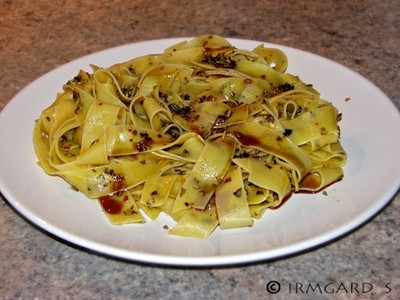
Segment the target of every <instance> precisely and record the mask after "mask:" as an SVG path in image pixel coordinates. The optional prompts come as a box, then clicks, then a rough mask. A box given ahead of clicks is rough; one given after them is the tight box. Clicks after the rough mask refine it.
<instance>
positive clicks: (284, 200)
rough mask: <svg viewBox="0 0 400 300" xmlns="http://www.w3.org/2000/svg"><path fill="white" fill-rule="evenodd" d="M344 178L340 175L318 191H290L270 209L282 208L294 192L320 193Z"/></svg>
mask: <svg viewBox="0 0 400 300" xmlns="http://www.w3.org/2000/svg"><path fill="white" fill-rule="evenodd" d="M342 179H343V176H342V177H340V178H339V179H337V180H335V181H333V182H331V183H330V184H328V185H326V186H323V187H321V188H320V189H319V190H317V191H309V190H299V191H297V192H295V191H294V190H291V191H290V193H289V194H287V195H286V196H285V198H283V199H282V202H281V203H279V205H278V206H274V207H271V208H270V209H279V208H281V207H282V206H283V205H284V204H285V203H286V202H287V201H288V200H289V199H290V198H291V197H292V196H293V194H318V193H320V192H322V191H323V190H325V189H326V188H328V187H330V186H331V185H333V184H335V183H337V182H339V181H341V180H342Z"/></svg>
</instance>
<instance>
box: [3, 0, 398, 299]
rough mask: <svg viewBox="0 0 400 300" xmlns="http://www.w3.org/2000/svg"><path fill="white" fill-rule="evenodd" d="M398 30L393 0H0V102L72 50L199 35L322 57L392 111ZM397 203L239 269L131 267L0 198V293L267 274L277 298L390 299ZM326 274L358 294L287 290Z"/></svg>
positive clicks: (132, 290) (241, 293) (201, 290)
mask: <svg viewBox="0 0 400 300" xmlns="http://www.w3.org/2000/svg"><path fill="white" fill-rule="evenodd" d="M399 28H400V10H399V8H398V1H396V0H381V1H379V2H377V1H371V0H367V1H290V2H289V1H252V0H250V1H228V0H223V1H208V0H202V1H197V0H194V1H161V0H152V1H145V0H140V1H109V0H108V1H104V0H98V1H78V0H77V1H74V0H65V1H49V0H43V1H22V0H2V1H1V2H0V65H1V82H0V109H2V108H3V107H4V106H5V105H6V104H7V103H8V102H9V101H10V100H11V99H12V97H13V96H14V95H15V94H16V93H17V92H18V91H19V90H20V89H22V88H23V87H24V86H26V85H27V84H29V83H30V82H31V81H33V80H34V79H36V78H37V77H39V76H41V75H43V74H45V73H46V72H48V71H50V70H52V69H53V68H55V67H57V66H60V65H62V64H64V63H66V62H69V61H71V60H72V59H75V58H78V57H80V56H83V55H86V54H89V53H93V52H96V51H99V50H102V49H106V48H110V47H113V46H117V45H121V44H127V43H132V42H137V41H143V40H150V39H157V38H166V37H181V36H196V35H200V34H203V33H214V34H219V35H222V36H225V37H235V38H246V39H254V40H263V41H268V42H272V43H277V44H283V45H286V46H290V47H295V48H299V49H304V50H306V51H310V52H313V53H316V54H319V55H322V56H325V57H328V58H330V59H332V60H335V61H337V62H339V63H341V64H343V65H345V66H347V67H350V68H351V69H353V70H355V71H357V72H359V73H360V74H362V75H363V76H365V77H366V78H368V79H369V80H371V81H372V82H374V83H375V84H376V85H377V86H378V87H379V88H380V89H382V90H383V91H384V92H385V93H386V94H387V95H388V97H389V98H390V99H392V101H393V102H394V103H395V105H396V106H397V108H400V89H399V82H400V78H399V74H400V70H399V54H400V52H399V48H400V36H399ZM3 142H4V141H3ZM0 151H1V146H0ZM399 206H400V196H399V194H397V196H396V197H395V199H394V200H393V201H392V202H391V203H390V204H389V205H388V206H387V207H386V208H385V209H384V210H383V211H382V212H381V213H380V214H379V215H377V216H376V217H375V218H373V220H371V221H370V222H368V223H367V224H365V225H364V226H362V227H361V228H359V229H357V230H355V231H353V232H352V233H350V234H348V235H346V236H344V237H342V238H340V239H338V240H336V241H335V242H332V243H329V244H327V245H323V246H320V247H317V248H316V249H311V250H309V251H307V252H305V253H301V254H297V255H294V256H291V257H286V258H282V259H279V260H276V261H270V262H260V263H256V264H252V265H246V266H232V267H223V268H203V269H190V268H169V267H157V266H148V265H141V264H136V263H132V262H125V261H120V260H115V259H112V258H108V257H104V256H101V255H98V254H94V253H91V252H88V251H86V250H83V249H80V248H78V247H75V246H73V245H70V244H68V243H65V242H63V241H60V240H58V239H56V238H54V237H52V236H49V235H47V234H46V233H44V232H42V231H41V230H39V229H37V228H35V227H34V226H32V225H31V224H30V223H28V222H27V221H26V220H24V218H22V217H21V216H20V215H19V214H18V213H16V212H15V211H14V210H13V209H12V208H11V207H10V205H9V203H8V202H7V200H6V199H5V198H4V197H3V196H2V195H1V201H0V298H1V299H16V298H21V299H63V298H66V299H102V298H104V299H107V298H113V299H228V298H230V299H265V298H268V297H270V296H272V295H271V294H269V293H268V291H267V289H266V285H267V283H268V282H270V281H271V280H276V281H278V282H280V283H281V284H282V285H283V287H284V288H282V290H281V291H280V292H279V293H278V294H276V295H274V297H273V298H276V299H278V298H285V299H289V298H288V296H289V297H290V298H296V299H311V298H319V299H325V298H326V299H328V298H330V297H335V298H342V299H348V298H359V297H360V298H364V299H365V298H371V299H377V298H386V299H399V297H400V271H399V270H400V260H399V254H400V253H399V250H400V235H399V224H400V223H399V219H400V218H399V214H400V207H399ZM330 282H333V283H334V284H335V285H336V286H338V285H339V284H340V283H341V282H346V283H347V284H349V283H351V282H353V283H356V284H358V285H359V288H358V292H359V293H358V292H357V290H353V292H351V291H348V292H345V291H344V290H343V289H342V290H339V291H338V292H337V293H336V292H335V293H334V294H329V293H326V292H325V293H322V294H321V293H318V291H317V292H313V291H311V292H310V291H309V293H304V292H305V290H304V288H303V289H301V288H300V289H295V287H296V284H303V286H304V287H305V286H306V285H307V284H308V283H311V284H314V285H315V284H317V283H319V284H321V285H323V284H325V285H326V284H328V283H330ZM368 284H372V285H373V287H374V288H373V290H371V291H368V289H369V285H368ZM363 285H365V288H366V291H368V292H366V293H364V294H362V288H361V287H362V286H363ZM289 286H290V287H291V288H292V290H289ZM297 287H300V286H299V285H297ZM388 292H389V293H388Z"/></svg>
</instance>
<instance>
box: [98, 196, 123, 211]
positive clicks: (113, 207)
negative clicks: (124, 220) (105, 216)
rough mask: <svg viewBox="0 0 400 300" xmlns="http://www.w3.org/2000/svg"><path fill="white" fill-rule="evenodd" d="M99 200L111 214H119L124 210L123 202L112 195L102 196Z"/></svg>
mask: <svg viewBox="0 0 400 300" xmlns="http://www.w3.org/2000/svg"><path fill="white" fill-rule="evenodd" d="M99 201H100V204H101V206H102V207H103V209H104V210H105V211H106V212H107V213H109V214H111V215H117V214H119V213H121V212H122V203H121V202H119V201H117V200H115V199H113V196H112V195H107V196H101V197H99Z"/></svg>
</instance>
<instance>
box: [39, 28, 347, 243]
mask: <svg viewBox="0 0 400 300" xmlns="http://www.w3.org/2000/svg"><path fill="white" fill-rule="evenodd" d="M288 64H289V62H288V58H287V56H286V54H285V53H284V52H283V51H281V50H279V49H275V48H270V47H266V46H264V45H259V46H258V47H256V48H255V49H253V50H248V49H238V48H236V47H235V46H234V45H232V44H231V43H230V42H229V41H228V40H226V39H224V38H223V37H220V36H216V35H201V36H198V37H195V38H193V39H190V40H188V41H182V42H179V43H177V44H175V45H171V46H169V47H167V48H166V49H165V50H164V51H163V52H162V53H156V54H149V55H144V56H140V57H135V58H132V59H130V60H128V61H125V62H120V63H118V64H115V65H112V66H109V67H102V66H96V65H90V67H91V72H85V71H83V70H80V71H79V72H78V74H77V75H76V76H75V77H74V78H72V79H71V80H69V81H68V82H67V83H66V84H65V85H64V86H63V87H62V89H63V90H62V91H61V92H60V93H58V94H57V95H56V99H55V101H54V103H52V104H51V105H50V106H49V107H48V108H46V109H44V110H43V111H42V113H41V115H40V116H39V118H38V120H37V121H36V124H35V128H34V131H33V144H34V149H35V152H36V155H37V157H38V160H39V162H38V165H39V166H40V167H41V168H42V169H43V170H44V171H45V172H46V173H47V174H49V175H52V176H59V177H61V178H63V179H64V180H65V181H66V182H68V183H69V184H70V185H71V186H72V187H73V188H74V189H76V190H78V191H79V192H81V193H83V194H84V195H85V196H86V197H88V198H90V199H97V201H98V203H99V205H101V207H102V209H103V211H104V213H105V215H106V216H107V218H108V220H109V222H110V223H112V224H116V225H123V224H127V223H145V222H146V221H147V220H149V219H150V220H157V219H158V218H159V217H160V215H162V214H165V215H168V216H169V217H171V218H172V220H173V221H175V222H176V225H175V226H173V227H172V228H170V229H168V233H169V234H171V235H178V236H185V237H192V238H207V237H209V236H210V235H211V234H212V232H213V231H214V230H215V229H216V228H218V227H219V228H220V229H222V230H226V229H229V228H238V227H249V226H252V225H253V223H254V220H255V219H260V218H261V217H262V216H263V215H264V213H266V211H268V209H273V208H278V207H279V206H280V205H282V203H283V202H284V200H285V199H287V198H288V197H289V196H291V195H292V194H293V193H295V192H301V191H307V192H318V191H320V190H321V189H323V188H325V187H326V186H328V185H330V184H333V183H335V182H336V181H339V180H340V179H341V178H342V177H343V167H344V166H345V164H346V160H347V156H346V152H345V150H344V149H343V147H342V145H341V143H340V128H339V126H338V122H339V121H340V119H341V114H340V113H339V112H338V110H337V108H335V107H334V106H333V105H332V103H330V102H329V101H327V100H325V99H322V98H321V95H320V93H319V92H318V91H317V90H316V89H315V88H314V87H313V86H312V85H310V84H307V83H305V82H303V81H302V80H301V79H300V78H299V77H298V76H296V75H294V74H290V73H287V72H286V70H287V67H288Z"/></svg>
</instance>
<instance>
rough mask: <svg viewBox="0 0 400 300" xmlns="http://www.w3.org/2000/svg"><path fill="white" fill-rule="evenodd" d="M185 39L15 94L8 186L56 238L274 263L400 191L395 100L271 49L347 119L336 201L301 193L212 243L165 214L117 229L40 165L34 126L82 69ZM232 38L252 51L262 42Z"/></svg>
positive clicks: (210, 259) (156, 259)
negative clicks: (183, 230) (178, 233)
mask: <svg viewBox="0 0 400 300" xmlns="http://www.w3.org/2000/svg"><path fill="white" fill-rule="evenodd" d="M181 40H182V39H164V40H156V41H149V42H142V43H136V44H130V45H125V46H121V47H117V48H112V49H109V50H105V51H102V52H98V53H95V54H91V55H88V56H85V57H83V58H80V59H78V60H75V61H72V62H70V63H68V64H66V65H64V66H61V67H59V68H57V69H55V70H53V71H51V72H49V73H48V74H46V75H44V76H42V77H41V78H39V79H37V80H36V81H34V82H33V83H31V84H30V85H28V86H27V87H26V88H25V89H23V90H22V91H21V92H20V93H19V94H17V95H16V96H15V98H14V99H13V100H12V101H11V102H10V103H9V104H8V105H7V106H6V107H5V108H4V110H3V111H2V113H1V115H0V137H1V141H2V142H1V146H0V151H1V155H0V165H1V171H0V187H1V192H2V193H3V195H4V196H5V197H6V198H7V199H8V201H9V202H10V203H11V204H12V205H13V206H14V207H15V208H16V210H17V211H19V212H20V213H21V214H22V215H24V216H25V217H26V218H27V219H29V220H30V221H31V222H33V223H34V224H36V225H38V226H39V227H41V228H43V229H44V230H46V231H48V232H50V233H52V234H53V235H55V236H57V237H60V238H62V239H64V240H66V241H69V242H71V243H73V244H76V245H79V246H82V247H84V248H87V249H91V250H94V251H97V252H99V253H102V254H106V255H110V256H114V257H119V258H124V259H128V260H133V261H140V262H146V263H156V264H167V265H185V266H189V265H191V266H213V265H227V264H236V263H248V262H255V261H260V260H268V259H272V258H277V257H281V256H284V255H288V254H293V253H296V252H299V251H303V250H306V249H309V248H311V247H315V246H317V245H321V244H322V243H325V242H327V241H330V240H332V239H334V238H337V237H339V236H341V235H343V234H345V233H347V232H349V231H350V230H352V229H354V228H356V227H357V226H359V225H360V224H363V223H365V222H366V221H367V220H369V219H370V218H371V217H372V216H374V215H375V214H376V213H377V212H378V211H379V210H380V209H381V208H382V207H384V206H385V205H386V204H387V203H388V202H389V201H390V200H391V198H392V197H393V196H394V195H395V194H396V192H397V190H398V188H399V183H400V160H399V159H397V157H398V155H399V153H400V131H399V128H400V117H399V116H400V115H399V112H398V110H397V109H396V107H395V106H394V105H393V104H392V102H391V101H390V100H389V99H388V98H387V97H386V96H385V95H384V94H383V93H382V92H381V91H380V90H379V89H378V88H377V87H376V86H374V85H373V84H372V83H370V82H369V81H367V80H366V79H365V78H363V77H361V76H360V75H358V74H357V73H355V72H353V71H351V70H349V69H347V68H345V67H343V66H341V65H339V64H337V63H335V62H332V61H330V60H328V59H325V58H322V57H320V56H316V55H314V54H310V53H307V52H304V51H300V50H296V49H292V48H288V47H283V46H278V45H271V44H270V45H271V46H276V47H279V48H280V49H282V50H283V51H285V52H286V54H287V55H288V58H289V70H288V72H290V73H293V74H297V75H299V76H300V77H301V78H302V79H303V80H304V81H305V82H306V83H312V84H314V86H315V87H316V89H318V90H319V91H320V92H321V93H322V96H323V97H324V98H325V99H329V100H330V101H332V102H333V104H334V105H335V106H336V107H338V108H339V110H340V111H341V112H342V113H343V121H342V122H341V123H340V126H341V129H342V137H341V141H342V144H343V146H344V148H345V149H346V151H347V152H348V164H347V166H346V167H345V170H344V171H345V178H344V179H343V180H342V181H341V182H339V183H337V184H334V185H332V186H331V187H329V188H328V189H327V193H328V195H323V194H315V195H314V194H308V195H294V196H293V197H292V198H291V199H290V200H289V201H288V202H287V203H286V204H285V205H284V206H283V207H282V208H281V209H279V210H270V211H267V212H266V213H265V215H264V217H263V218H262V219H261V220H258V221H256V222H255V225H254V227H252V228H242V229H232V230H225V231H221V230H219V229H217V230H216V232H214V233H213V234H212V236H211V237H210V238H209V239H207V240H196V239H191V238H182V237H175V236H169V235H168V234H167V232H166V230H165V229H163V226H164V225H168V226H170V227H171V226H172V225H173V222H172V221H171V220H170V219H168V217H166V216H161V217H160V219H159V220H158V221H156V222H147V223H146V224H144V225H126V226H113V225H110V224H109V223H108V220H107V219H106V216H105V215H104V214H103V212H102V211H101V208H100V206H99V205H98V203H96V202H95V201H91V200H89V199H86V198H85V197H84V196H83V195H81V194H79V193H78V192H74V191H72V190H71V189H70V188H69V185H68V184H67V183H66V182H64V181H63V180H61V179H60V178H56V177H49V176H47V175H46V174H45V173H44V172H43V171H42V169H40V168H39V167H38V166H37V165H36V161H37V159H36V156H35V153H34V150H33V146H32V130H33V126H34V122H35V119H36V118H37V117H38V116H39V115H40V113H41V111H42V110H43V109H44V108H46V107H47V106H48V105H50V104H51V103H52V102H53V101H54V98H55V95H56V93H57V92H59V91H61V86H62V84H64V83H65V82H67V80H68V79H71V78H73V77H74V76H75V75H76V74H77V72H78V71H79V69H84V70H87V71H90V68H89V64H95V65H98V66H104V67H105V66H109V65H112V64H114V63H118V62H122V61H125V60H128V59H130V58H133V57H136V56H141V55H144V54H147V53H159V52H161V51H163V49H164V48H166V47H168V46H170V45H172V44H174V43H176V42H178V41H181ZM230 41H231V42H232V44H234V45H235V46H237V47H239V48H244V49H250V50H251V49H253V48H254V47H256V46H258V45H259V44H261V42H257V41H248V40H239V39H230ZM346 98H350V99H351V100H350V101H347V102H346V101H345V99H346ZM394 158H396V159H394Z"/></svg>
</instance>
